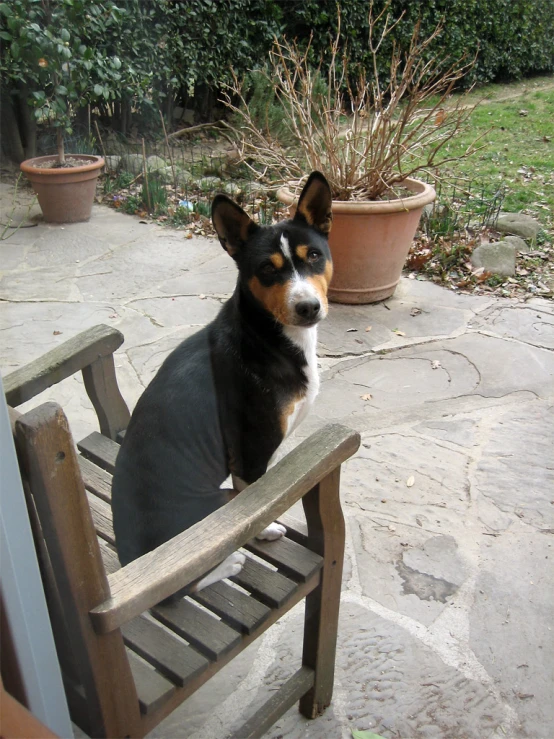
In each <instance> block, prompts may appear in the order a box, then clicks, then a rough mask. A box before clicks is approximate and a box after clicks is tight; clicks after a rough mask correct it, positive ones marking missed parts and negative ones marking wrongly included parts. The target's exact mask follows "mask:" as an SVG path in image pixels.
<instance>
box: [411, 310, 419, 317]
mask: <svg viewBox="0 0 554 739" xmlns="http://www.w3.org/2000/svg"><path fill="white" fill-rule="evenodd" d="M420 313H421V308H412V310H411V311H410V315H411V316H419V314H420Z"/></svg>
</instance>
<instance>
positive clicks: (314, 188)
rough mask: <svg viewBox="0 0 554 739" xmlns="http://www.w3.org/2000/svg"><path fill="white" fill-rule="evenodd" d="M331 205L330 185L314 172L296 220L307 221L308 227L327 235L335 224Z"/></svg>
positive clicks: (299, 203) (301, 201)
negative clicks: (332, 224) (333, 223)
mask: <svg viewBox="0 0 554 739" xmlns="http://www.w3.org/2000/svg"><path fill="white" fill-rule="evenodd" d="M331 204H332V196H331V188H330V187H329V183H328V182H327V180H326V179H325V177H324V176H323V175H322V174H321V172H312V173H311V175H310V176H309V177H308V181H307V182H306V184H305V185H304V189H303V190H302V193H301V194H300V199H299V201H298V205H297V206H296V215H295V216H294V218H295V219H297V220H303V221H305V222H306V223H307V224H308V226H313V228H315V229H316V230H317V231H320V232H321V233H322V234H325V235H327V234H328V233H329V231H330V230H331V223H332V222H333V214H332V213H331Z"/></svg>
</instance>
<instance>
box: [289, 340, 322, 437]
mask: <svg viewBox="0 0 554 739" xmlns="http://www.w3.org/2000/svg"><path fill="white" fill-rule="evenodd" d="M284 331H285V335H286V336H287V337H288V338H289V339H290V340H291V341H292V342H293V344H296V346H298V347H299V348H300V349H302V351H303V352H304V356H305V357H306V362H307V366H306V368H305V372H306V377H307V380H308V387H307V389H306V395H305V396H304V397H303V398H302V400H299V401H298V402H297V403H295V405H294V408H293V410H292V412H291V413H290V415H289V416H288V423H287V430H286V432H285V437H287V436H288V435H289V434H291V433H292V432H293V431H294V429H295V428H297V426H299V425H300V424H301V423H302V421H303V420H304V419H305V418H306V416H307V415H308V412H309V410H310V408H311V407H312V405H313V402H314V400H315V399H316V396H317V394H318V392H319V372H318V369H317V354H316V348H317V326H312V328H301V327H299V326H285V329H284Z"/></svg>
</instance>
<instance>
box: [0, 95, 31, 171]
mask: <svg viewBox="0 0 554 739" xmlns="http://www.w3.org/2000/svg"><path fill="white" fill-rule="evenodd" d="M0 120H1V125H2V150H3V151H4V153H5V155H6V156H7V157H8V159H10V160H11V161H13V162H16V163H17V164H20V163H21V162H22V161H23V160H24V159H25V150H24V148H23V142H22V141H21V134H20V131H19V125H18V122H17V117H16V115H15V110H14V100H13V98H12V96H11V95H10V94H9V93H8V92H4V91H3V92H2V98H1V104H0Z"/></svg>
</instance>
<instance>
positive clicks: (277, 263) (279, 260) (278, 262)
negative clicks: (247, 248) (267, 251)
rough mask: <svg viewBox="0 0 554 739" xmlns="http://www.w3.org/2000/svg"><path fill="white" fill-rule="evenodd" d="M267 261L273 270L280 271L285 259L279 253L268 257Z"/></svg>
mask: <svg viewBox="0 0 554 739" xmlns="http://www.w3.org/2000/svg"><path fill="white" fill-rule="evenodd" d="M269 260H270V262H271V263H272V265H273V266H274V267H275V269H281V267H282V266H283V264H284V263H285V258H284V257H283V255H282V254H280V253H279V252H275V254H272V255H271V256H270V257H269Z"/></svg>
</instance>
